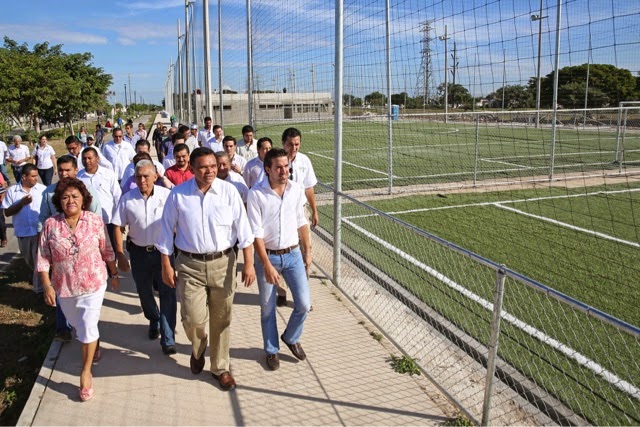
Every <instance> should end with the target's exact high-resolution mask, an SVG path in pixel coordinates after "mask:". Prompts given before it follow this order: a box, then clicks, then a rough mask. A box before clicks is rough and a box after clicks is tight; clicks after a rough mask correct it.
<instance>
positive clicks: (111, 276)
mask: <svg viewBox="0 0 640 427" xmlns="http://www.w3.org/2000/svg"><path fill="white" fill-rule="evenodd" d="M117 278H118V273H117V272H116V274H109V279H117Z"/></svg>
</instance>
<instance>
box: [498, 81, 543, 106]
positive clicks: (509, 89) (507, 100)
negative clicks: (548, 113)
mask: <svg viewBox="0 0 640 427" xmlns="http://www.w3.org/2000/svg"><path fill="white" fill-rule="evenodd" d="M503 89H504V107H505V108H530V107H533V106H535V100H534V93H535V92H534V93H532V92H531V91H530V90H529V88H527V87H526V86H522V85H507V86H505V87H504V88H500V89H498V90H496V91H495V92H491V93H490V94H489V95H487V99H489V100H491V101H495V104H496V105H498V106H502V96H503Z"/></svg>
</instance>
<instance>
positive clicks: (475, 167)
mask: <svg viewBox="0 0 640 427" xmlns="http://www.w3.org/2000/svg"><path fill="white" fill-rule="evenodd" d="M479 143H480V116H479V115H476V148H475V155H474V160H473V186H474V187H475V186H476V182H477V180H478V156H479V155H480V147H479Z"/></svg>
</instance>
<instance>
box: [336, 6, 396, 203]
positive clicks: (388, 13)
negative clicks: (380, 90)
mask: <svg viewBox="0 0 640 427" xmlns="http://www.w3.org/2000/svg"><path fill="white" fill-rule="evenodd" d="M385 9H386V16H385V21H386V35H385V39H386V55H387V128H388V129H387V131H388V136H389V144H388V149H389V152H388V159H387V161H388V162H389V165H388V168H389V169H388V170H389V194H391V193H392V192H393V120H392V117H391V108H392V107H391V4H390V0H386V2H385ZM340 103H342V102H340Z"/></svg>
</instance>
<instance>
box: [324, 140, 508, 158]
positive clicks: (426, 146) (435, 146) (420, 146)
mask: <svg viewBox="0 0 640 427" xmlns="http://www.w3.org/2000/svg"><path fill="white" fill-rule="evenodd" d="M474 145H476V144H475V142H469V143H467V142H465V143H462V144H453V145H449V144H416V145H394V146H393V149H394V150H395V149H398V150H401V149H405V148H408V149H410V150H418V151H419V150H424V149H438V148H455V147H465V146H474ZM480 145H482V146H483V147H484V146H487V145H504V143H503V142H487V143H480ZM386 149H387V147H377V148H373V147H368V148H343V149H342V151H343V152H346V151H375V150H385V154H386V152H387V151H386ZM313 153H316V154H317V153H323V154H333V150H316V151H314V152H313ZM332 158H333V157H332Z"/></svg>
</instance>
